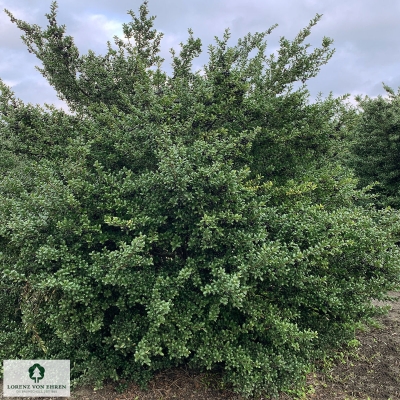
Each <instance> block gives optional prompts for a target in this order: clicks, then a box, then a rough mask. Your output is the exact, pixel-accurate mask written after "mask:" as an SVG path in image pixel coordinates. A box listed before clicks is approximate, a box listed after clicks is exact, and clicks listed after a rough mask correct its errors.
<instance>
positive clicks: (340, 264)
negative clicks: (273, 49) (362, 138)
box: [0, 2, 400, 395]
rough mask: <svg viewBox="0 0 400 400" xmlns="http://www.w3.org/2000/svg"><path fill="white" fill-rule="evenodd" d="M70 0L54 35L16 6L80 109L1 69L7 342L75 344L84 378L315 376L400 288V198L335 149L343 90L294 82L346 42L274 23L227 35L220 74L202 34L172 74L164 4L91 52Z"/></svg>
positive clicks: (253, 384) (21, 347) (248, 387)
mask: <svg viewBox="0 0 400 400" xmlns="http://www.w3.org/2000/svg"><path fill="white" fill-rule="evenodd" d="M55 10H56V3H53V5H52V12H51V13H50V14H49V15H48V19H49V26H48V28H47V30H46V31H44V32H42V31H41V30H40V28H39V27H37V26H30V25H28V24H27V23H25V22H23V21H19V20H16V19H15V18H14V17H12V16H11V14H10V13H8V14H9V15H10V16H11V20H12V21H13V22H16V23H17V26H18V27H19V28H20V29H22V30H23V31H24V32H25V34H26V35H25V37H24V41H25V43H26V44H27V46H28V49H29V50H30V51H31V52H33V53H35V54H36V56H37V57H38V58H39V59H40V60H41V61H42V62H43V65H44V68H43V69H42V70H41V71H42V73H43V75H44V76H45V77H46V78H47V79H48V80H49V82H50V83H51V84H52V85H53V86H54V87H55V89H56V90H57V92H58V94H59V96H60V97H61V98H63V99H65V100H66V102H67V104H68V105H69V106H70V108H71V110H73V111H75V112H76V115H75V116H71V115H66V114H65V113H63V112H62V111H59V110H55V109H54V107H52V108H50V112H44V111H43V110H42V109H40V108H39V107H33V106H31V105H27V106H26V105H23V104H22V103H21V102H17V101H16V100H15V99H14V97H13V93H12V92H11V91H10V89H9V88H8V87H7V86H6V85H4V84H3V83H1V87H0V89H1V93H2V94H1V97H0V115H1V121H0V141H1V143H2V148H1V157H0V159H1V165H0V168H1V180H0V249H1V253H0V257H1V258H0V263H1V264H0V268H1V285H2V289H1V291H0V306H1V308H2V310H3V313H2V314H1V316H0V323H1V326H2V331H1V332H0V355H1V357H2V358H3V359H12V358H25V359H34V358H44V357H47V358H49V359H70V360H71V366H72V371H71V373H72V378H73V379H74V382H75V383H79V382H84V381H85V380H86V381H87V380H95V381H96V382H97V383H98V384H101V382H102V381H104V380H105V379H107V378H112V379H119V378H121V377H127V378H130V379H134V380H136V381H138V382H145V381H146V380H147V379H148V378H149V377H151V375H152V374H153V373H154V372H155V371H157V370H160V369H163V368H167V367H170V366H174V365H180V364H183V363H187V364H189V365H191V366H193V367H195V368H208V369H217V368H222V370H223V371H224V372H225V379H226V380H227V381H228V382H231V383H233V385H234V387H235V389H236V390H237V391H238V392H241V393H243V394H245V395H251V394H252V393H261V392H262V391H265V392H266V393H269V394H273V393H277V391H279V390H285V389H289V388H290V387H292V385H294V384H297V383H301V381H302V379H303V378H304V373H305V371H307V370H308V367H309V366H310V364H311V363H312V362H313V361H314V360H315V359H317V358H318V357H322V356H323V355H324V354H326V353H327V352H329V351H330V350H331V349H333V348H335V347H337V346H338V345H340V344H342V343H345V342H346V341H347V340H350V339H352V338H353V337H354V326H355V324H356V323H357V322H359V321H363V320H365V319H367V318H369V317H371V316H374V315H376V314H377V313H379V310H377V309H376V308H374V307H373V306H371V304H370V300H371V299H372V298H378V299H384V298H385V293H386V292H387V291H388V290H391V289H395V288H398V287H399V284H400V268H399V265H400V263H399V261H400V253H399V250H398V248H397V247H396V246H395V245H394V243H395V242H396V240H397V239H398V233H399V231H400V219H399V215H398V213H396V212H395V211H393V210H391V209H382V210H376V209H375V208H374V207H372V206H371V207H370V206H368V202H369V200H370V196H369V194H368V193H367V190H366V189H357V188H356V185H357V179H355V178H354V175H353V174H352V172H351V171H350V170H349V169H348V168H346V167H343V166H342V165H341V163H340V162H338V161H337V158H336V157H335V156H336V155H337V153H338V152H340V151H341V149H342V148H343V146H344V145H343V143H344V142H345V140H344V138H345V137H347V135H348V134H349V129H350V126H352V125H351V123H350V122H348V123H347V125H346V124H345V125H346V126H347V127H345V128H341V129H338V124H340V123H342V122H343V121H352V117H351V115H352V114H351V112H350V111H348V110H346V107H345V106H344V105H343V99H344V98H339V99H333V98H332V96H329V97H328V98H327V99H325V100H323V101H322V100H321V99H320V100H319V101H317V102H316V103H315V104H312V105H310V104H308V102H307V97H308V92H307V90H306V88H305V87H304V86H303V87H302V88H301V89H299V90H298V91H295V92H293V91H292V86H291V85H292V84H293V83H295V82H297V81H302V82H303V83H304V82H305V81H306V80H307V79H309V78H310V77H313V76H315V75H316V74H317V72H318V70H319V67H320V66H321V65H323V64H324V63H326V62H327V60H328V59H329V58H330V56H331V55H332V54H333V52H332V51H331V50H329V46H330V44H331V42H332V41H331V40H330V39H327V38H324V40H323V43H322V48H321V49H316V50H314V52H313V53H311V54H309V53H307V48H308V45H303V44H302V43H303V41H304V40H305V38H306V37H307V36H308V35H309V34H310V29H311V27H312V26H313V25H315V23H316V22H317V21H318V19H319V18H320V16H317V17H316V18H315V19H314V20H312V21H311V22H310V25H309V26H308V27H307V28H306V29H304V30H303V31H301V32H300V34H299V35H298V36H297V37H296V38H295V40H294V41H292V42H290V41H288V40H286V39H284V38H282V39H281V49H280V51H279V57H278V58H277V59H276V60H275V59H274V57H272V56H271V57H270V58H269V59H267V58H265V56H264V50H265V47H266V44H265V43H262V39H263V37H264V36H265V35H266V34H268V33H270V32H271V30H269V31H267V32H265V33H262V34H255V35H254V36H252V35H250V34H249V35H248V36H246V38H245V39H244V40H241V41H240V42H239V43H238V46H236V47H233V48H229V47H227V46H226V42H227V40H228V38H229V33H228V32H227V31H226V33H225V36H224V40H223V41H219V40H217V41H218V47H217V48H215V47H213V46H211V47H210V63H209V65H208V66H206V67H205V75H204V76H200V74H198V73H192V72H191V70H190V69H191V62H192V60H193V58H194V57H195V56H197V55H198V54H199V53H200V48H201V42H200V40H199V39H197V40H194V39H193V37H192V32H191V31H189V33H190V38H189V40H188V43H187V44H185V45H182V51H181V53H180V56H179V57H175V55H174V54H173V56H174V57H173V69H174V72H173V77H172V78H167V76H166V74H164V73H162V72H161V70H160V63H161V60H160V59H158V58H157V57H156V53H157V51H158V45H159V40H160V37H159V36H156V33H155V32H154V31H152V30H151V27H152V22H151V21H152V18H150V19H146V15H147V8H146V2H145V3H144V4H143V5H142V6H141V8H140V19H139V18H136V17H135V14H134V13H133V12H132V11H130V12H129V13H130V14H131V15H132V17H133V20H134V22H133V23H131V24H130V25H124V34H125V35H126V36H127V37H128V38H131V37H133V38H134V39H135V43H136V47H134V46H132V45H131V44H126V43H125V42H123V41H121V40H119V39H118V38H115V42H116V45H117V46H118V47H119V52H117V51H115V50H112V49H111V46H110V45H109V52H108V54H107V55H106V57H100V56H95V55H94V53H92V52H90V53H89V55H88V56H83V57H79V53H78V50H77V49H76V47H75V46H74V44H73V40H72V38H71V37H68V36H67V37H64V36H63V33H64V30H65V29H64V27H59V26H58V25H57V24H56V21H55ZM153 39H154V41H153V42H152V40H153ZM33 45H36V46H37V48H34V47H33ZM255 48H256V49H258V50H259V53H258V55H257V56H255V57H254V58H253V59H251V60H248V55H249V53H250V52H251V50H252V49H255ZM124 50H126V51H127V53H128V55H127V56H126V55H125V53H124ZM263 63H265V64H266V65H264V64H263ZM153 65H157V70H151V69H150V67H152V66H153ZM78 75H79V76H78Z"/></svg>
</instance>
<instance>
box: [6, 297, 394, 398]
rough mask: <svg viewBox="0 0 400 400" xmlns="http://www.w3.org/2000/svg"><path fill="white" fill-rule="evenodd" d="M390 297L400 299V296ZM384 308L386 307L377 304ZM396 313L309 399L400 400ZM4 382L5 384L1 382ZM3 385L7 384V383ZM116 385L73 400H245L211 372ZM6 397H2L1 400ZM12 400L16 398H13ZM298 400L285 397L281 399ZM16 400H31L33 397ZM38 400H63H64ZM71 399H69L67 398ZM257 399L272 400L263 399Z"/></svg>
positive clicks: (333, 366) (313, 382)
mask: <svg viewBox="0 0 400 400" xmlns="http://www.w3.org/2000/svg"><path fill="white" fill-rule="evenodd" d="M389 295H391V296H393V297H395V298H398V299H400V292H391V293H389ZM375 304H378V305H384V303H377V302H376V303H375ZM388 304H390V305H391V311H390V312H389V314H388V315H386V316H382V317H379V319H377V321H378V322H379V324H380V325H381V326H380V327H370V328H368V329H366V330H365V331H363V332H359V333H358V334H357V339H358V340H359V342H360V347H359V348H354V350H352V351H351V353H350V354H348V355H343V353H342V354H341V353H340V352H338V356H337V358H336V359H335V360H330V362H328V363H327V362H325V365H324V372H318V373H312V374H310V375H309V376H308V377H307V384H306V387H305V388H304V390H303V391H302V392H303V397H302V399H303V400H311V399H312V400H336V399H337V400H400V301H397V302H390V303H388ZM0 382H1V381H0ZM1 386H2V382H1ZM116 386H117V385H115V384H114V385H113V384H109V385H106V386H105V387H104V388H103V389H100V390H97V391H94V390H93V389H91V388H90V387H83V388H79V389H76V390H75V391H73V392H72V393H71V397H69V399H76V400H89V399H90V400H128V399H129V400H170V399H171V400H172V399H175V400H189V399H193V400H217V399H221V400H223V399H226V400H228V399H229V400H240V399H241V397H240V396H238V395H235V394H234V393H233V392H232V391H231V390H229V388H221V380H220V377H219V376H218V375H216V374H210V373H208V374H207V373H197V374H196V373H194V372H192V371H189V370H186V369H184V368H180V369H175V370H170V371H166V372H164V373H161V374H159V375H157V376H156V377H155V378H154V379H153V380H152V381H151V382H150V384H149V390H148V391H146V392H145V391H141V390H140V389H139V388H138V387H137V386H136V385H133V384H130V385H128V386H127V388H126V389H125V391H124V392H122V393H118V392H117V391H116ZM3 398H5V397H3V396H2V394H1V395H0V399H3ZM7 398H10V397H7ZM298 398H299V394H298V396H297V397H296V396H293V395H291V396H290V395H288V394H281V395H280V396H279V400H294V399H298ZM13 399H16V400H17V399H20V400H22V399H25V400H26V399H27V397H22V398H17V397H13ZM35 399H46V400H51V399H53V400H59V399H62V398H60V397H58V398H56V397H54V398H49V397H42V398H39V397H36V398H35ZM65 399H68V398H67V397H66V398H65ZM257 400H267V399H266V398H261V399H257Z"/></svg>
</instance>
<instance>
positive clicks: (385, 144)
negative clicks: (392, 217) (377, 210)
mask: <svg viewBox="0 0 400 400" xmlns="http://www.w3.org/2000/svg"><path fill="white" fill-rule="evenodd" d="M384 89H385V90H386V92H387V93H388V95H389V98H388V99H384V98H382V96H378V98H376V99H370V98H368V96H366V97H365V98H364V99H363V98H362V97H361V96H358V97H357V98H356V100H357V101H358V103H359V106H360V107H361V108H362V110H363V113H362V117H361V118H360V120H359V122H358V125H357V126H356V127H355V130H354V137H353V140H352V142H351V145H350V156H349V157H347V160H348V165H350V166H351V167H353V168H354V169H355V172H356V174H357V176H358V177H359V178H360V182H359V185H360V186H366V185H368V184H372V183H374V182H376V184H375V186H374V189H373V193H375V194H376V195H378V198H377V199H376V200H375V204H376V205H377V206H378V207H385V206H391V207H394V208H397V209H399V208H400V89H399V91H398V93H397V94H395V93H394V91H393V89H391V88H390V87H388V86H386V85H384Z"/></svg>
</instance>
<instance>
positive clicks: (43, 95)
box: [0, 0, 400, 111]
mask: <svg viewBox="0 0 400 400" xmlns="http://www.w3.org/2000/svg"><path fill="white" fill-rule="evenodd" d="M142 3H143V0H114V1H109V0H79V1H78V0H59V1H58V2H57V4H58V10H57V22H58V24H59V25H63V24H65V25H66V33H65V34H66V35H71V36H72V37H73V38H74V40H75V44H76V45H77V47H78V49H79V51H80V54H81V55H82V54H86V53H87V51H88V50H89V49H91V50H93V51H94V52H95V53H96V54H105V53H106V52H107V40H109V41H110V42H111V43H112V45H113V47H114V48H116V46H115V44H114V40H113V36H114V35H117V36H119V37H120V38H123V33H122V24H123V23H129V22H130V21H131V20H132V19H131V17H130V16H129V15H128V14H127V11H128V10H130V9H131V10H133V11H134V12H135V14H136V16H139V15H140V14H139V7H140V5H141V4H142ZM50 5H51V0H0V78H1V79H3V81H4V82H5V83H6V84H7V85H9V86H11V87H12V90H13V91H14V92H15V95H16V97H17V98H20V99H21V100H23V101H24V102H25V103H32V104H40V105H42V106H43V105H44V103H49V104H54V105H56V106H57V107H62V108H63V109H64V110H66V111H67V110H68V107H67V106H66V105H65V103H64V102H62V101H61V100H59V99H58V98H57V94H56V91H55V90H54V89H53V88H52V87H51V86H50V85H49V84H48V83H47V81H46V79H45V78H43V76H42V75H41V74H40V72H39V71H37V70H36V69H35V68H34V67H35V65H37V66H39V67H42V64H41V62H40V60H38V59H37V58H36V57H35V55H34V54H30V53H29V52H28V51H27V49H26V46H25V44H24V43H23V42H22V40H21V38H20V36H21V35H22V32H21V31H20V30H19V29H18V28H17V27H16V25H15V24H13V23H12V22H11V21H10V18H9V17H8V15H7V14H6V13H5V12H4V11H3V10H4V9H5V8H6V9H8V10H9V11H10V12H11V13H12V14H13V15H14V16H15V17H16V18H17V19H22V20H24V21H26V22H28V23H30V24H37V25H39V26H40V27H42V28H45V27H46V26H47V24H48V21H47V18H46V17H45V13H49V12H50ZM148 7H149V15H148V17H150V16H152V15H154V16H156V19H155V20H154V26H153V28H155V29H157V31H158V32H163V33H164V37H163V38H162V41H161V53H159V55H160V56H161V57H163V58H165V61H164V63H163V65H162V69H163V70H164V71H166V72H167V73H168V74H170V73H171V66H170V63H171V54H170V53H169V49H170V48H171V47H172V48H174V49H175V50H176V52H177V55H178V54H179V49H180V46H179V43H180V42H183V43H186V41H187V38H188V37H189V34H188V31H187V30H188V28H192V29H193V31H194V32H193V36H194V38H200V39H201V41H202V54H201V55H200V57H198V58H197V59H195V60H194V62H193V71H197V70H199V69H202V67H203V65H204V64H207V63H208V54H207V51H208V48H207V47H208V45H209V44H213V45H215V44H216V43H215V40H214V36H217V37H219V38H220V39H222V36H223V33H224V30H225V28H230V32H231V38H230V40H229V42H228V46H235V45H236V44H237V40H238V39H239V38H243V37H244V36H245V35H246V34H247V33H249V32H251V33H255V32H263V31H266V30H267V29H268V28H270V27H271V26H272V25H274V24H275V23H277V24H278V27H277V28H275V29H274V31H273V32H272V34H271V35H267V36H266V37H265V40H266V41H267V44H268V46H267V48H266V54H267V55H269V54H271V53H273V52H276V51H277V49H278V48H279V47H278V46H279V39H280V37H281V36H285V37H286V38H287V39H289V40H293V39H294V38H295V36H296V35H297V33H298V32H299V31H300V30H301V29H303V28H305V27H306V26H307V24H308V23H309V21H310V20H311V19H312V18H314V17H315V15H316V14H317V13H318V14H323V16H322V19H321V20H320V21H319V23H318V24H317V25H316V26H314V28H313V29H312V31H311V35H310V36H309V37H308V38H307V39H306V43H310V44H311V47H310V51H312V50H313V49H314V48H315V47H320V46H321V42H322V38H323V37H324V36H327V37H329V38H332V39H333V40H334V43H333V47H334V48H335V49H336V52H335V54H334V55H333V57H332V58H331V60H330V61H329V62H328V64H326V65H324V66H322V68H321V71H320V73H319V75H318V76H317V77H316V78H313V79H311V80H310V81H308V89H309V91H310V94H311V97H310V102H312V101H313V100H314V99H315V97H316V96H317V94H318V92H322V93H323V97H326V96H327V95H328V94H329V92H330V91H332V92H333V94H334V96H340V95H343V94H345V93H350V94H351V96H352V97H351V99H353V96H354V95H357V94H361V95H368V96H370V97H376V96H378V95H383V96H384V97H386V96H385V94H386V92H385V90H384V89H383V87H382V82H384V83H385V84H387V85H388V86H390V87H392V88H393V89H394V90H395V91H396V92H397V89H398V87H399V86H400V39H399V38H400V1H399V0H385V1H382V2H378V1H376V0H319V1H318V0H280V1H272V0H266V1H265V0H263V1H262V0H168V1H167V0H149V3H148ZM352 103H353V104H356V103H355V102H354V100H353V101H352Z"/></svg>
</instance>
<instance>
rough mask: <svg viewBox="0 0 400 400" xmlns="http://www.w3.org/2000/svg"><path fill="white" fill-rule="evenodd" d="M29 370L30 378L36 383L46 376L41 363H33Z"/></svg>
mask: <svg viewBox="0 0 400 400" xmlns="http://www.w3.org/2000/svg"><path fill="white" fill-rule="evenodd" d="M28 371H29V378H31V379H33V380H34V381H35V383H38V382H39V381H40V380H41V379H43V378H44V371H45V369H44V368H43V367H42V366H41V365H40V364H33V365H32V367H30V368H29V370H28Z"/></svg>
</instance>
